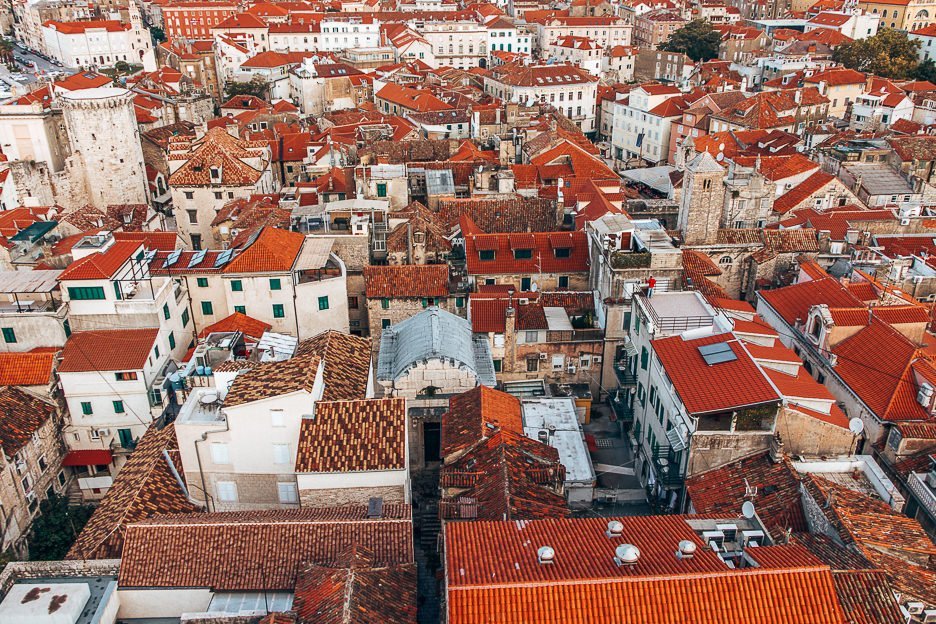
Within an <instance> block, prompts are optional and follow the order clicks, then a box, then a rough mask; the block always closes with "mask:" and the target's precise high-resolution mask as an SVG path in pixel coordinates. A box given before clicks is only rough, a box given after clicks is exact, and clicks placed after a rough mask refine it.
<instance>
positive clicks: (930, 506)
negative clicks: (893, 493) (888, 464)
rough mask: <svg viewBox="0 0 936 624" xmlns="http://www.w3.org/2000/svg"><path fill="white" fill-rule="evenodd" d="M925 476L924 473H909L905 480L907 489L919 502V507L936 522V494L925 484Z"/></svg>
mask: <svg viewBox="0 0 936 624" xmlns="http://www.w3.org/2000/svg"><path fill="white" fill-rule="evenodd" d="M927 476H928V475H926V474H925V473H919V472H911V473H910V476H909V478H908V479H907V487H908V488H909V489H910V491H911V492H912V493H913V496H914V498H916V499H917V500H918V501H919V502H920V507H922V508H923V509H925V510H926V513H927V514H929V516H930V518H933V519H934V520H936V492H933V488H932V487H930V486H929V485H928V484H927V482H926V481H927Z"/></svg>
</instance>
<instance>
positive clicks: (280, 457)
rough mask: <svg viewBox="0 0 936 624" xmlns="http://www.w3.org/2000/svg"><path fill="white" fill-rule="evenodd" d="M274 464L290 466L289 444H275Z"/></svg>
mask: <svg viewBox="0 0 936 624" xmlns="http://www.w3.org/2000/svg"><path fill="white" fill-rule="evenodd" d="M273 463H274V464H288V463H289V445H288V444H274V445H273Z"/></svg>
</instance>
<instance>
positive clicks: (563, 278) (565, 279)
mask: <svg viewBox="0 0 936 624" xmlns="http://www.w3.org/2000/svg"><path fill="white" fill-rule="evenodd" d="M568 287H569V276H568V275H560V276H559V288H568Z"/></svg>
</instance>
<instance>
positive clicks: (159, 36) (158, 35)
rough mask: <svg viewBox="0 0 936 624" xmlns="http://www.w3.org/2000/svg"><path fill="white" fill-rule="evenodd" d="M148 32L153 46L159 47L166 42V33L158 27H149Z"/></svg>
mask: <svg viewBox="0 0 936 624" xmlns="http://www.w3.org/2000/svg"><path fill="white" fill-rule="evenodd" d="M149 31H150V37H152V38H153V43H154V44H156V45H159V44H160V43H162V42H163V41H165V40H166V31H164V30H163V29H162V28H160V27H158V26H151V27H150V29H149Z"/></svg>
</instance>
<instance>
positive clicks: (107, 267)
mask: <svg viewBox="0 0 936 624" xmlns="http://www.w3.org/2000/svg"><path fill="white" fill-rule="evenodd" d="M142 249H143V243H142V241H138V240H136V241H134V240H128V241H114V244H112V245H111V246H110V247H109V248H108V249H107V250H106V251H104V252H101V253H92V254H90V255H88V256H85V257H84V258H81V259H80V260H76V261H75V262H72V263H71V264H70V265H68V267H67V268H66V269H65V270H64V271H62V273H61V275H59V281H60V282H64V281H68V280H106V279H110V278H111V277H113V276H114V273H116V272H117V270H118V269H120V267H122V266H123V265H124V263H125V262H127V261H128V260H130V259H131V258H133V257H134V256H136V255H137V254H138V253H139V252H140V251H141V250H142Z"/></svg>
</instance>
